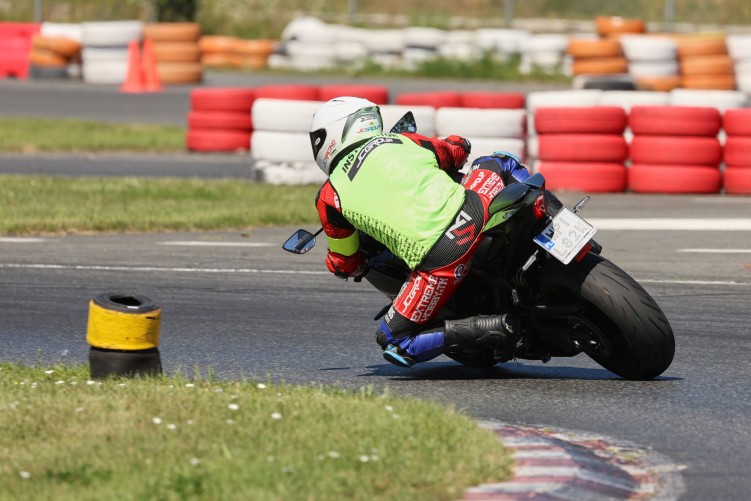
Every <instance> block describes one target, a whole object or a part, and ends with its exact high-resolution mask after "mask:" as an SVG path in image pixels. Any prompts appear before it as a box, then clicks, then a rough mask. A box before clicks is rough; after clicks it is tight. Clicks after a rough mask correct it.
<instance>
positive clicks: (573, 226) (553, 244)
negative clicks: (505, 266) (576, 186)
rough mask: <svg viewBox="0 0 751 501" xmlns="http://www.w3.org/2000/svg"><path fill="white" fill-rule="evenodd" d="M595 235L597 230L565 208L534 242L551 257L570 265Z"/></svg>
mask: <svg viewBox="0 0 751 501" xmlns="http://www.w3.org/2000/svg"><path fill="white" fill-rule="evenodd" d="M595 233H597V228H595V227H594V226H592V225H591V224H589V223H588V222H586V221H585V220H583V219H582V218H580V217H579V216H577V215H576V214H574V213H573V212H571V211H570V210H568V209H566V208H565V207H564V208H563V209H561V211H560V212H559V213H558V214H556V215H555V217H554V218H553V221H552V222H551V223H550V224H549V225H548V226H547V227H546V228H545V229H544V230H543V231H542V233H540V234H539V235H537V236H536V237H535V238H534V240H535V243H536V244H537V245H539V246H540V247H542V248H543V249H545V250H546V251H548V253H550V255H551V256H553V257H554V258H556V259H558V260H559V261H560V262H562V263H563V264H568V263H570V262H571V260H572V259H574V257H575V256H576V255H577V254H578V253H579V251H580V250H581V249H582V247H584V245H585V244H586V243H587V242H589V240H590V239H591V238H592V237H593V236H594V234H595Z"/></svg>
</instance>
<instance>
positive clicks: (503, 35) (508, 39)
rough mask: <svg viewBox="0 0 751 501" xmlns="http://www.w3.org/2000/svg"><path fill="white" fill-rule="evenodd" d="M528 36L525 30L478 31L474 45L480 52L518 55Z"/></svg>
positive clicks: (490, 29) (489, 29)
mask: <svg viewBox="0 0 751 501" xmlns="http://www.w3.org/2000/svg"><path fill="white" fill-rule="evenodd" d="M529 36H530V34H529V32H527V31H526V30H504V29H492V28H487V29H478V30H477V31H476V32H475V45H476V46H477V48H478V49H479V50H480V51H481V52H499V53H502V54H518V53H520V52H521V47H522V45H523V44H524V42H525V41H526V40H527V38H528V37H529Z"/></svg>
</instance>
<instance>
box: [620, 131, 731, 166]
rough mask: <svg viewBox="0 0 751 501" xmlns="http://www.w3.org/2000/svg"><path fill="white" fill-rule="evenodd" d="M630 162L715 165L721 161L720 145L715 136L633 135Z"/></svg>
mask: <svg viewBox="0 0 751 501" xmlns="http://www.w3.org/2000/svg"><path fill="white" fill-rule="evenodd" d="M631 161H632V162H633V163H636V164H663V165H707V166H711V167H718V166H719V165H720V163H721V162H722V146H721V145H720V140H719V139H717V138H716V137H686V136H634V138H633V139H632V140H631Z"/></svg>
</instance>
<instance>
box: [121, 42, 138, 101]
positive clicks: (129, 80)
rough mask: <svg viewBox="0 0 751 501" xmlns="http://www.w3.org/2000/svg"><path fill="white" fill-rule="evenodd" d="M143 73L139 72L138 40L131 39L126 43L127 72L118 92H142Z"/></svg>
mask: <svg viewBox="0 0 751 501" xmlns="http://www.w3.org/2000/svg"><path fill="white" fill-rule="evenodd" d="M143 91H144V88H143V74H142V73H141V53H140V49H139V47H138V41H137V40H132V41H131V42H130V44H128V74H127V75H126V77H125V82H124V83H123V85H122V86H121V87H120V92H130V93H138V92H143Z"/></svg>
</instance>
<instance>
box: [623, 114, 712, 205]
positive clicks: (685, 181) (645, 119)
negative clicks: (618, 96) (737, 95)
mask: <svg viewBox="0 0 751 501" xmlns="http://www.w3.org/2000/svg"><path fill="white" fill-rule="evenodd" d="M629 125H630V127H631V131H632V132H633V134H634V137H633V140H632V142H631V154H630V156H631V167H630V168H629V172H628V174H629V176H628V184H629V189H630V190H631V191H633V192H636V193H671V194H678V193H702V194H708V193H719V191H720V189H721V188H722V173H721V171H720V164H721V162H722V145H721V143H720V140H719V139H718V134H719V132H720V128H721V126H722V119H721V115H720V112H719V111H718V110H717V109H716V108H709V107H688V106H635V107H633V108H631V113H630V115H629Z"/></svg>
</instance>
